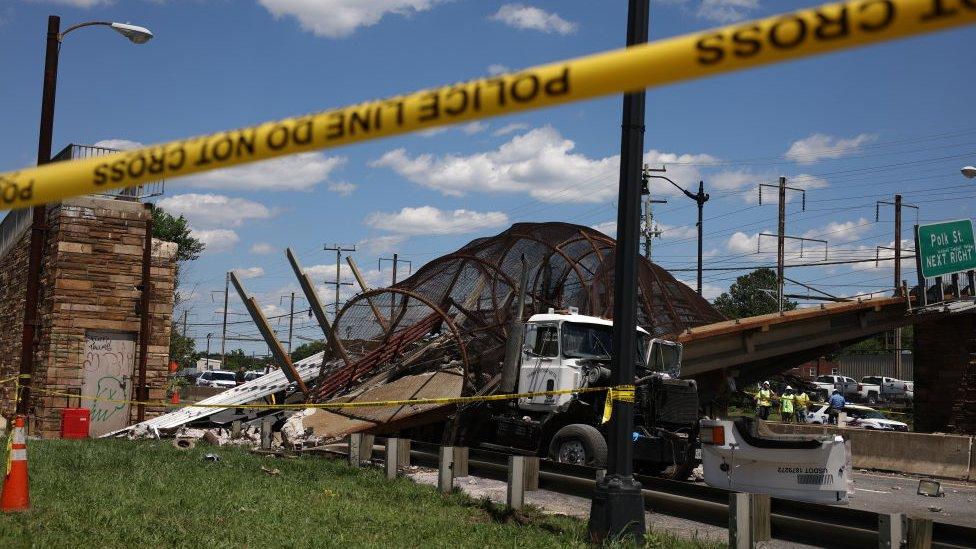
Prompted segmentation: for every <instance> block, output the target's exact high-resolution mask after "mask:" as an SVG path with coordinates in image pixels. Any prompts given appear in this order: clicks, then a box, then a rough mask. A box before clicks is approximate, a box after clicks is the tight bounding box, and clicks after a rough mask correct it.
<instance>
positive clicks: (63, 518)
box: [0, 440, 706, 549]
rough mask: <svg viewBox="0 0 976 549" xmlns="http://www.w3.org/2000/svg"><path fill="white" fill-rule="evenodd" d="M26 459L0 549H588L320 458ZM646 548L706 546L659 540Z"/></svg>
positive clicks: (53, 454)
mask: <svg viewBox="0 0 976 549" xmlns="http://www.w3.org/2000/svg"><path fill="white" fill-rule="evenodd" d="M28 453H29V459H30V476H31V503H32V509H31V510H30V511H28V512H26V513H18V514H7V515H0V547H4V548H11V547H45V548H48V547H173V546H175V547H262V548H263V547H279V546H280V547H512V548H519V549H523V548H531V547H556V546H558V547H585V546H587V543H586V525H585V523H584V522H583V521H580V520H577V519H573V518H570V517H563V516H545V515H542V514H541V513H540V512H539V511H538V510H534V509H531V508H530V509H528V510H527V511H526V512H524V513H512V512H510V511H506V510H505V509H504V508H502V507H500V506H496V505H493V504H491V503H490V502H484V501H475V500H472V499H471V498H469V497H467V496H465V495H464V494H461V493H454V494H451V495H448V496H442V495H440V494H438V493H437V492H436V491H435V490H434V489H433V488H431V487H428V486H421V485H417V484H415V483H413V482H412V481H410V480H406V479H397V480H395V481H388V480H386V479H385V478H384V477H383V475H382V474H381V472H380V471H378V470H375V469H366V470H358V469H354V468H351V467H348V466H346V465H345V464H344V463H342V462H339V461H333V460H328V459H324V458H320V457H311V456H306V457H299V458H295V459H273V458H268V457H261V456H257V455H253V454H250V453H248V452H247V451H244V450H241V449H238V448H227V447H224V448H216V447H213V446H206V445H199V446H197V448H196V449H193V450H190V451H182V450H176V449H174V448H172V447H171V446H170V445H168V444H164V443H158V442H128V441H61V440H51V441H32V442H29V448H28ZM206 453H216V454H218V455H219V456H220V458H221V459H220V461H218V462H207V461H204V460H203V459H202V458H203V455H204V454H206ZM262 466H264V467H266V468H269V469H279V470H280V474H278V475H274V476H272V475H269V474H267V473H266V472H264V471H262V470H261V467H262ZM648 542H649V543H648V545H649V546H652V547H681V548H683V547H689V548H690V547H705V546H706V545H704V544H702V543H699V542H697V541H687V540H682V539H677V538H675V537H673V536H670V535H661V534H651V535H650V536H649V539H648ZM617 545H626V544H617Z"/></svg>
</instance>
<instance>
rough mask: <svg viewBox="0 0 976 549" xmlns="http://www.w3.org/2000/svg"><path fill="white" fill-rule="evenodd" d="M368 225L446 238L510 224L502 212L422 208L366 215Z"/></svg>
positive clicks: (398, 231)
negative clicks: (446, 235) (450, 235)
mask: <svg viewBox="0 0 976 549" xmlns="http://www.w3.org/2000/svg"><path fill="white" fill-rule="evenodd" d="M366 224H367V225H369V226H370V227H373V228H374V229H381V230H384V231H389V232H392V233H397V234H401V235H445V234H461V233H470V232H475V231H480V230H482V229H488V228H493V227H500V226H503V225H507V224H508V216H507V215H505V214H504V213H502V212H475V211H471V210H461V209H459V210H453V211H446V210H440V209H438V208H435V207H433V206H421V207H419V208H410V207H406V208H403V209H401V210H400V211H399V212H395V213H386V212H373V213H371V214H369V215H368V216H366Z"/></svg>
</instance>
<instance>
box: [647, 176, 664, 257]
mask: <svg viewBox="0 0 976 549" xmlns="http://www.w3.org/2000/svg"><path fill="white" fill-rule="evenodd" d="M648 171H649V168H648V167H647V166H646V165H645V166H644V170H643V171H642V172H641V195H643V197H644V227H643V230H642V231H641V232H642V233H643V236H644V257H645V258H647V260H648V261H650V260H651V251H652V246H653V243H652V241H651V239H653V238H661V229H660V228H658V227H657V226H655V225H654V211H653V210H652V208H653V206H654V204H667V203H668V201H667V200H652V199H651V190H650V188H649V187H648V186H647V180H648V177H649V176H648V173H647V172H648Z"/></svg>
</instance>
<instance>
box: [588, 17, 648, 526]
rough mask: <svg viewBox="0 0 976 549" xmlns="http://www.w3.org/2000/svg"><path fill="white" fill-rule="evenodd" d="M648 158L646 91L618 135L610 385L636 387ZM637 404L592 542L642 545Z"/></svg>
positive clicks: (638, 35)
mask: <svg viewBox="0 0 976 549" xmlns="http://www.w3.org/2000/svg"><path fill="white" fill-rule="evenodd" d="M648 4H649V0H630V5H629V9H628V14H627V45H628V46H632V45H635V44H643V43H645V42H647V26H648V12H649V6H648ZM643 156H644V92H643V91H640V92H631V93H627V94H625V95H624V104H623V123H622V124H621V136H620V186H619V193H618V199H617V204H618V209H617V248H616V252H615V254H614V258H615V263H614V273H615V276H614V285H613V357H612V360H611V365H610V369H611V377H610V380H611V385H614V386H619V385H631V386H632V385H633V384H634V364H635V362H636V359H637V357H636V356H635V355H636V340H635V338H636V334H637V310H636V304H637V244H638V243H639V242H640V199H641V188H640V182H641V165H642V163H643ZM633 431H634V403H633V401H631V402H625V401H623V400H615V401H614V403H613V416H612V418H611V420H610V423H609V429H608V430H607V435H608V436H607V442H608V450H609V455H608V458H607V474H606V475H605V476H604V477H603V480H601V481H600V482H598V483H597V485H596V489H595V490H594V494H593V503H592V507H591V508H590V523H589V530H590V537H591V538H592V539H593V541H597V542H602V541H604V540H607V539H619V538H620V537H621V536H632V537H633V538H634V541H635V542H637V543H638V544H640V543H642V542H643V539H644V533H645V530H646V529H645V523H644V500H643V498H642V497H641V485H640V483H639V482H637V481H636V480H634V475H633V446H632V442H631V440H632V434H631V433H633Z"/></svg>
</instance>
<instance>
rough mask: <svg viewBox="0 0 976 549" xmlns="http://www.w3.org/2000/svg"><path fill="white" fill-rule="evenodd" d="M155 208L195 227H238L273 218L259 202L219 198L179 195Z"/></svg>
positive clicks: (209, 195) (220, 195)
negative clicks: (180, 216) (256, 220)
mask: <svg viewBox="0 0 976 549" xmlns="http://www.w3.org/2000/svg"><path fill="white" fill-rule="evenodd" d="M157 204H158V205H159V206H160V207H161V208H162V209H164V210H166V211H167V212H169V213H171V214H173V215H177V216H178V215H182V216H184V217H186V219H187V220H188V221H189V222H190V225H193V226H194V227H205V228H206V227H240V226H241V225H243V224H244V223H245V222H247V221H250V220H253V219H267V218H269V217H271V216H272V215H274V212H272V211H271V210H270V209H269V208H268V207H267V206H265V205H264V204H261V203H260V202H255V201H253V200H247V199H245V198H234V197H230V196H224V195H222V194H197V193H188V194H178V195H174V196H170V197H167V198H164V199H162V200H160V201H159V202H157Z"/></svg>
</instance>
